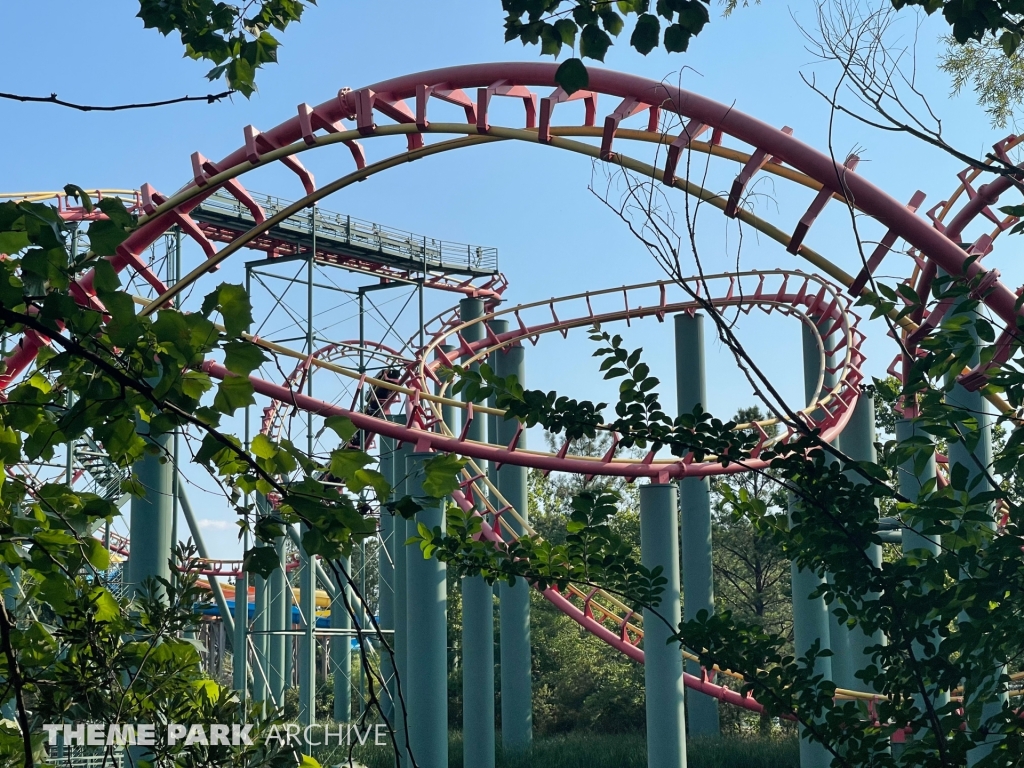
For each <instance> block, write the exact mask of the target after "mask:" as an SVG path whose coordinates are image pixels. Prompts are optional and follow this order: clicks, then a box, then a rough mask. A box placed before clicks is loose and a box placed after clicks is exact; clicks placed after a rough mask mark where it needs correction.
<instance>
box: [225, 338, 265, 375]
mask: <svg viewBox="0 0 1024 768" xmlns="http://www.w3.org/2000/svg"><path fill="white" fill-rule="evenodd" d="M269 360H270V358H269V357H267V355H266V354H265V353H264V352H263V350H262V349H260V348H259V347H258V346H256V345H255V344H253V343H252V342H250V341H242V340H240V339H232V340H231V341H228V342H226V343H225V344H224V367H225V368H227V369H228V370H229V371H231V372H232V373H237V374H238V375H239V376H248V375H249V374H250V373H252V372H253V371H255V370H256V369H257V368H259V367H260V366H261V365H263V363H265V362H267V361H269Z"/></svg>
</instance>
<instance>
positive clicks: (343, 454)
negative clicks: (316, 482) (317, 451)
mask: <svg viewBox="0 0 1024 768" xmlns="http://www.w3.org/2000/svg"><path fill="white" fill-rule="evenodd" d="M372 462H373V457H371V456H370V454H368V453H365V452H364V451H358V450H355V449H353V448H342V449H340V450H337V451H331V474H332V475H334V476H335V477H336V478H338V479H339V480H341V481H343V482H345V483H347V482H349V481H350V480H351V479H352V478H353V476H354V475H355V473H356V471H357V470H360V469H362V468H363V467H365V466H366V465H367V464H370V463H372Z"/></svg>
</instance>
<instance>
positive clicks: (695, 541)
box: [675, 313, 719, 736]
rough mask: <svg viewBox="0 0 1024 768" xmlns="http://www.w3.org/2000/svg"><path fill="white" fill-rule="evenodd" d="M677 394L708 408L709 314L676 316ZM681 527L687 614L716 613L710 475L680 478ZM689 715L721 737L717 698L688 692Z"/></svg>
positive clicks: (694, 732) (686, 405)
mask: <svg viewBox="0 0 1024 768" xmlns="http://www.w3.org/2000/svg"><path fill="white" fill-rule="evenodd" d="M675 332H676V393H677V403H678V407H679V413H680V414H683V413H692V412H693V409H694V407H695V406H697V405H700V406H701V408H703V409H704V410H705V411H706V410H707V392H706V389H705V373H704V316H703V315H701V314H694V315H692V316H691V315H689V314H687V313H682V314H678V315H676V316H675ZM679 502H680V512H681V515H680V518H681V519H680V529H679V538H680V543H681V547H680V549H681V552H682V556H683V562H682V577H683V610H684V614H683V617H684V619H685V620H686V621H691V620H693V619H696V618H697V614H698V613H699V612H700V611H707V612H708V613H709V614H710V613H714V611H715V586H714V567H713V565H712V562H711V484H710V480H709V479H708V478H706V477H687V478H683V479H682V480H680V481H679ZM686 671H687V672H689V673H690V674H691V675H696V676H698V677H700V674H701V670H700V664H699V663H697V662H695V661H687V662H686ZM686 699H687V701H686V713H687V719H688V720H689V725H690V735H691V736H718V735H719V718H718V700H717V699H713V698H711V697H710V696H706V695H705V694H703V693H700V692H698V691H693V690H690V691H687V693H686Z"/></svg>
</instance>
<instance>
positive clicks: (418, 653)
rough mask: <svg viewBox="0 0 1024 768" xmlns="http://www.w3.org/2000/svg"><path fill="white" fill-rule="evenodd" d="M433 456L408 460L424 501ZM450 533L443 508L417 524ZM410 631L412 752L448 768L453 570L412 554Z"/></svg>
mask: <svg viewBox="0 0 1024 768" xmlns="http://www.w3.org/2000/svg"><path fill="white" fill-rule="evenodd" d="M434 456H435V454H433V453H412V454H410V455H409V457H408V459H407V460H406V468H407V473H408V478H409V479H408V492H409V494H410V495H412V496H422V494H423V480H424V477H425V475H424V471H423V465H424V463H425V462H427V461H428V460H429V459H431V458H433V457H434ZM420 523H422V524H423V525H425V526H427V527H428V528H430V529H434V528H438V527H439V528H441V529H442V530H443V529H444V509H443V507H442V505H441V503H438V504H437V505H436V506H433V507H426V508H424V509H422V510H420V511H419V512H418V513H417V514H416V519H415V522H414V524H415V525H418V524H420ZM406 575H407V578H408V597H407V611H408V630H409V632H410V636H411V637H415V638H416V640H415V642H410V643H409V645H408V648H407V652H408V654H409V656H408V668H407V671H406V676H407V680H408V690H409V699H408V701H409V720H408V727H409V747H410V749H411V751H412V754H413V756H414V757H415V760H416V764H417V765H418V766H420V768H448V614H447V605H448V594H447V580H446V577H447V567H446V566H445V564H444V563H442V562H441V561H439V560H437V559H436V558H433V557H431V558H425V557H423V554H422V553H421V552H420V551H419V550H417V549H414V548H412V547H409V548H408V550H407V551H406Z"/></svg>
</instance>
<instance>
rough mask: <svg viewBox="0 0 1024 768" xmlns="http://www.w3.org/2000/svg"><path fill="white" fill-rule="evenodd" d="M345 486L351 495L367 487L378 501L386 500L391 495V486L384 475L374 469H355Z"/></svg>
mask: <svg viewBox="0 0 1024 768" xmlns="http://www.w3.org/2000/svg"><path fill="white" fill-rule="evenodd" d="M347 485H348V489H349V490H350V491H352V492H353V493H359V491H361V490H363V488H366V487H367V486H369V487H371V488H373V490H374V492H375V493H376V494H377V498H378V499H387V497H388V496H389V495H390V494H391V484H390V483H389V482H388V481H387V480H386V479H385V477H384V475H382V474H381V473H380V472H378V471H377V470H375V469H357V470H356V471H355V472H353V473H352V478H351V479H350V480H349V481H348V483H347Z"/></svg>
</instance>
